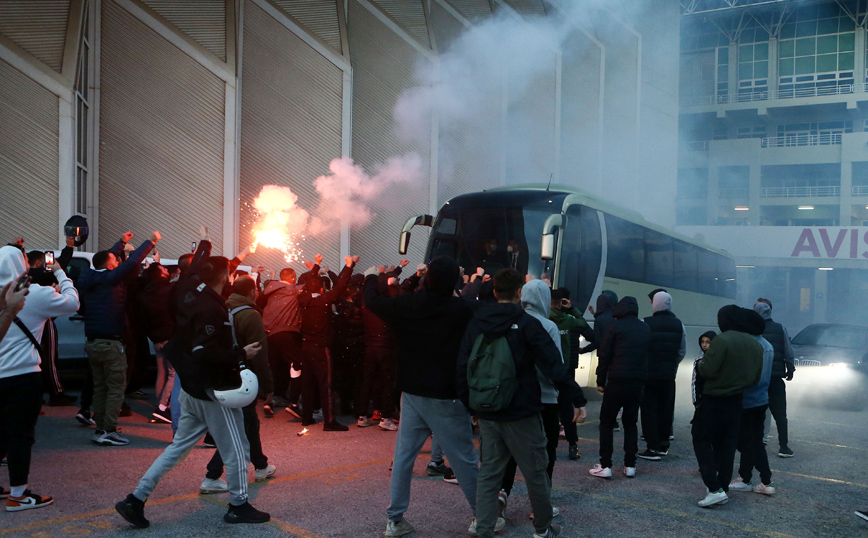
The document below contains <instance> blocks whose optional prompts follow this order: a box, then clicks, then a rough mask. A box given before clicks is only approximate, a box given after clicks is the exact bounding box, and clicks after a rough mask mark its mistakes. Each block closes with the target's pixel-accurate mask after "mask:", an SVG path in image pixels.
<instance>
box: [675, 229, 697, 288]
mask: <svg viewBox="0 0 868 538" xmlns="http://www.w3.org/2000/svg"><path fill="white" fill-rule="evenodd" d="M674 246H675V257H674V262H673V264H672V269H673V275H672V278H673V283H672V287H674V288H678V289H682V290H688V291H698V290H697V285H696V250H697V249H696V247H694V246H693V245H691V244H690V243H685V242H684V241H679V240H677V239H676V240H675V241H674Z"/></svg>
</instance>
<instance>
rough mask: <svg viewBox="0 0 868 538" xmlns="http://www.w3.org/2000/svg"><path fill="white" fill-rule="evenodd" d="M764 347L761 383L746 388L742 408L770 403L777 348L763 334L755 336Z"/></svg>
mask: <svg viewBox="0 0 868 538" xmlns="http://www.w3.org/2000/svg"><path fill="white" fill-rule="evenodd" d="M754 338H756V341H757V342H759V343H760V345H761V346H762V347H763V371H762V374H761V375H760V380H759V383H757V384H756V385H752V386H750V387H748V388H746V389H744V396H742V399H741V407H742V409H752V408H754V407H760V406H762V405H768V403H769V381H771V378H772V363H773V362H774V358H775V348H774V347H772V345H771V344H770V343H769V341H768V340H766V339H765V338H763V337H762V336H754Z"/></svg>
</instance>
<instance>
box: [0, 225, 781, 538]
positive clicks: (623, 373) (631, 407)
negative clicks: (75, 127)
mask: <svg viewBox="0 0 868 538" xmlns="http://www.w3.org/2000/svg"><path fill="white" fill-rule="evenodd" d="M132 238H133V237H132V234H131V233H127V234H125V235H124V236H123V238H121V240H120V241H119V242H118V243H117V244H115V245H114V246H113V247H112V248H111V249H109V250H106V251H100V252H97V253H96V254H94V256H93V262H92V263H93V268H86V269H83V270H81V271H80V272H79V273H78V274H75V275H73V276H74V277H75V283H74V284H73V281H72V279H71V278H70V277H69V276H67V274H66V272H65V270H64V268H65V267H68V266H69V260H70V258H71V257H72V252H73V250H72V249H73V246H74V244H75V241H74V238H70V240H69V241H68V243H67V247H66V248H65V249H64V250H63V252H62V254H61V255H60V256H58V259H57V260H54V261H51V260H46V259H45V257H44V254H43V255H42V256H40V254H42V253H41V252H38V251H35V252H30V253H29V254H25V250H24V248H23V240H19V241H18V242H16V244H11V245H8V246H5V247H2V248H0V285H2V286H3V288H2V293H0V337H2V342H0V409H2V420H0V441H2V443H0V452H3V453H4V454H5V456H6V458H7V461H8V469H9V479H10V486H11V488H10V490H6V489H3V488H2V487H0V497H2V498H6V509H7V510H8V511H16V510H25V509H30V508H39V507H42V506H47V505H49V504H51V503H52V502H53V500H52V498H51V497H48V496H43V495H38V494H36V493H33V492H32V491H31V490H30V489H29V488H28V473H29V468H30V460H31V446H32V445H33V443H34V439H35V426H36V421H37V418H38V415H39V409H40V407H41V406H42V405H43V403H44V402H43V395H44V392H43V388H44V389H45V390H47V392H48V394H49V404H50V405H71V404H73V403H74V402H75V401H76V399H75V397H74V396H70V395H68V394H67V393H66V392H65V391H64V390H63V387H62V385H61V384H60V382H59V378H58V376H57V373H56V360H57V338H56V328H54V325H53V321H52V320H53V318H56V317H60V316H64V315H69V314H72V313H75V312H80V313H81V314H82V316H83V317H84V327H85V335H86V337H87V342H86V344H85V352H86V354H87V357H88V361H89V366H90V367H89V368H88V369H87V371H86V373H87V375H86V378H85V379H86V380H85V385H84V387H83V390H82V394H81V401H80V404H79V405H80V409H79V411H78V413H77V414H76V415H75V418H76V419H77V420H78V421H79V422H81V423H82V424H84V425H87V426H91V427H93V428H94V432H93V434H92V441H93V442H94V443H96V444H99V445H105V446H126V445H128V444H129V443H130V441H129V440H128V439H127V438H125V437H124V436H123V435H122V432H121V431H120V429H119V428H118V420H119V417H120V416H123V414H124V413H125V412H126V411H125V403H124V398H125V397H126V396H136V395H139V396H141V395H142V391H141V388H142V386H143V383H144V381H143V380H142V372H143V370H144V369H145V366H146V365H147V358H148V357H149V356H150V347H149V343H148V342H149V341H150V345H152V346H153V349H154V351H155V355H156V361H157V382H156V387H155V389H156V394H155V396H154V398H155V401H156V408H155V410H154V412H153V415H152V417H151V420H152V422H156V423H165V424H171V427H172V429H173V431H174V437H173V441H172V443H171V444H170V445H169V446H168V447H167V448H166V449H165V451H164V452H163V453H162V454H161V455H160V456H159V457H158V458H157V459H156V460H155V461H154V462H153V463H152V464H151V466H150V467H149V468H148V469H147V471H146V472H145V474H144V475H143V477H142V478H141V480H140V481H139V483H138V485H137V486H136V487H135V489H134V490H133V491H132V493H130V494H129V495H128V496H127V497H126V498H125V499H124V500H122V501H120V502H118V503H117V505H116V509H117V511H118V512H119V513H120V514H121V515H122V516H123V517H124V518H125V519H126V520H127V521H129V522H130V523H131V524H133V525H134V526H136V527H147V526H148V525H149V521H148V520H147V519H146V518H145V515H144V505H145V503H146V501H147V499H148V497H149V495H150V494H151V493H152V492H153V491H154V489H155V488H156V487H157V484H158V482H159V481H160V479H161V478H162V477H163V476H164V475H165V474H166V473H167V472H169V471H170V470H171V469H172V468H174V467H175V466H176V465H177V464H178V463H179V462H180V461H182V460H183V459H184V458H185V457H186V455H187V454H189V450H190V448H191V447H192V446H193V445H194V444H196V443H197V442H199V440H201V439H202V438H203V436H205V442H206V443H208V444H210V445H212V446H214V447H216V450H215V453H214V456H213V458H212V459H211V461H210V462H209V464H208V466H207V469H206V473H205V478H204V479H203V481H202V483H201V486H200V492H202V493H221V492H228V493H229V508H228V511H227V513H226V514H225V516H224V520H225V521H226V522H228V523H262V522H266V521H268V520H269V517H270V516H269V515H268V514H267V513H265V512H262V511H259V510H257V509H256V508H254V507H253V506H251V505H250V503H249V502H248V497H247V468H248V465H249V464H251V463H252V464H253V467H254V472H255V479H256V480H258V481H259V480H266V479H268V478H270V477H272V476H274V475H275V473H276V468H275V466H274V465H271V464H269V463H268V458H267V456H266V455H265V453H264V450H265V449H264V447H263V446H262V442H261V440H260V434H259V431H260V415H259V408H258V406H257V400H260V401H263V402H264V405H263V406H262V408H261V409H262V414H263V416H264V417H266V418H268V417H273V416H274V415H275V414H276V413H280V412H286V413H288V414H289V415H291V416H292V417H294V418H295V419H296V420H299V421H301V424H302V425H303V426H305V427H310V426H313V425H314V424H316V423H317V417H318V416H319V414H320V413H321V415H322V421H321V423H322V429H323V430H324V431H327V432H345V431H348V429H349V426H348V425H347V424H344V423H342V422H341V421H340V420H339V417H340V416H347V415H350V416H353V417H355V419H356V426H357V427H359V428H366V427H370V426H375V425H376V426H378V427H379V428H381V429H383V430H387V431H396V432H397V436H396V441H395V452H394V460H393V464H392V468H391V472H392V474H391V487H390V495H391V499H390V504H389V506H388V508H387V516H388V520H387V525H386V529H385V535H386V536H388V537H397V536H403V535H406V534H409V533H410V532H412V531H413V527H412V525H410V523H409V522H407V521H406V520H405V519H404V513H405V512H406V511H407V509H408V507H409V503H410V489H411V488H410V483H411V477H412V473H413V463H414V461H415V460H416V458H417V456H418V454H419V451H420V449H421V448H422V446H423V444H424V443H425V442H426V441H427V440H428V438H429V437H432V436H433V437H432V457H431V462H430V463H429V465H428V466H427V468H426V472H427V473H428V474H430V475H438V476H444V478H445V479H446V480H447V481H452V482H456V483H457V484H458V485H459V486H460V489H461V491H462V493H463V494H464V496H465V498H466V500H467V502H468V505H469V508H470V511H471V514H472V517H471V523H470V527H469V529H468V530H469V532H470V533H471V534H472V535H478V536H483V537H491V536H493V535H494V533H495V532H497V531H499V530H501V529H502V528H503V527H504V526H505V525H506V522H505V519H504V518H503V514H504V511H505V510H506V507H507V505H508V502H509V495H510V494H511V492H512V485H513V481H514V478H515V473H516V470H517V469H520V470H521V472H522V475H523V476H524V479H525V482H526V485H527V492H528V497H529V499H530V503H531V507H532V509H533V512H532V514H531V515H532V518H533V522H534V523H533V525H534V528H535V531H536V532H535V534H534V537H535V538H550V537H554V536H557V535H558V534H559V533H560V528H559V526H558V525H557V524H556V523H553V519H554V518H556V517H557V516H558V514H559V510H558V508H557V507H553V506H552V504H551V480H552V475H553V470H554V466H555V460H556V448H557V445H558V442H559V438H560V437H561V436H563V437H564V438H565V439H566V440H567V442H568V445H569V449H568V456H569V459H571V460H577V459H579V458H580V457H581V454H580V452H579V449H578V436H577V430H576V423H577V422H581V421H584V419H585V418H586V410H585V404H586V399H585V397H584V395H583V392H582V389H581V388H580V387H579V386H578V385H577V384H576V382H575V371H576V368H577V367H578V356H579V354H581V353H590V352H592V351H596V352H597V354H598V358H599V362H598V368H597V371H596V385H597V390H598V391H599V392H600V393H602V405H601V409H600V424H599V431H600V458H599V463H598V464H596V465H595V466H594V467H593V468H592V469H590V471H589V472H590V474H591V475H592V476H595V477H601V478H611V477H612V476H613V473H612V468H613V460H612V459H613V452H614V447H613V445H614V432H615V431H616V430H623V434H624V452H625V454H624V468H623V474H624V475H625V476H626V477H628V478H634V477H635V476H636V474H637V469H636V465H637V461H638V459H643V460H647V461H651V462H659V461H662V460H664V459H665V457H666V456H667V454H668V450H669V443H670V440H671V439H672V434H673V431H672V425H673V420H674V408H675V391H676V382H675V378H676V372H677V369H678V366H679V364H680V363H681V362H682V360H683V359H684V357H685V355H686V335H687V333H686V330H685V327H684V325H683V324H682V322H681V321H680V320H679V319H678V317H677V316H676V315H675V314H674V313H673V311H672V297H671V296H670V294H669V293H668V292H667V291H666V290H664V289H657V290H654V291H653V292H651V294H649V298H650V300H651V304H652V311H653V315H652V316H650V317H647V318H645V319H644V320H640V319H639V318H638V311H639V307H638V301H637V299H636V298H635V297H623V298H620V300H619V298H618V297H617V296H616V295H615V294H614V293H613V292H611V291H604V292H603V293H602V294H601V295H600V296H599V297H598V298H597V299H596V308H592V307H589V311H590V313H591V314H592V315H593V316H594V326H593V329H592V328H591V327H590V326H589V325H588V323H587V322H585V319H584V316H583V313H582V312H580V311H579V310H578V309H577V308H576V307H574V306H573V304H572V303H571V302H570V299H569V296H570V293H569V290H568V289H565V288H557V289H552V288H551V285H550V283H549V282H548V281H547V280H545V279H542V280H539V279H535V278H533V277H532V276H528V275H523V274H521V273H519V272H518V271H517V270H516V269H515V268H505V269H502V270H500V271H498V272H497V273H496V274H494V275H488V274H485V271H484V270H482V269H481V268H480V269H478V270H477V271H474V272H472V273H470V274H465V273H464V269H463V268H461V267H459V266H458V263H457V262H456V261H455V260H452V259H450V258H447V257H439V258H435V259H433V260H431V261H430V262H429V263H428V264H420V265H418V266H417V267H416V271H415V272H413V273H411V274H410V275H409V276H407V277H406V278H402V276H403V273H404V270H405V269H406V267H407V265H408V262H407V260H402V261H401V262H400V263H399V264H396V265H393V266H372V267H370V268H368V269H367V270H365V271H364V272H363V273H354V270H355V268H356V264H357V263H358V262H359V258H358V257H356V256H346V257H345V259H344V264H343V266H342V268H341V269H340V271H339V273H338V274H335V273H334V272H332V271H331V270H329V268H328V267H327V266H325V265H324V264H323V259H322V256H321V255H317V256H315V257H314V260H313V261H310V262H306V268H307V271H305V272H304V273H302V274H301V275H297V274H296V272H295V270H293V269H292V268H284V269H282V270H281V271H280V272H279V278H277V279H273V280H268V281H263V280H262V277H261V275H262V274H263V271H262V270H261V268H254V270H252V271H250V272H245V271H240V270H239V269H238V268H239V266H240V265H241V263H242V262H243V260H244V258H245V256H246V255H248V254H249V253H250V252H251V250H252V249H250V248H248V249H246V250H245V251H244V252H242V253H240V254H239V255H238V256H236V257H235V258H233V259H231V260H230V259H227V258H225V257H221V256H212V255H211V243H210V241H209V238H208V233H207V230H205V229H202V230H200V237H199V242H198V246H197V248H196V250H195V252H194V253H191V254H185V255H184V256H181V258H180V259H179V260H178V263H177V265H176V266H164V265H162V264H161V263H160V257H159V255H158V254H157V253H156V245H157V243H158V242H159V241H160V239H161V236H160V233H159V232H153V234H152V235H151V236H150V237H149V239H148V240H146V241H144V242H142V243H141V244H140V245H139V246H138V248H131V247H130V246H129V244H130V241H131V240H132ZM152 252H153V255H152V258H153V260H154V261H153V262H147V261H146V257H147V256H148V255H149V254H151V253H152ZM771 311H772V306H771V302H770V301H768V300H765V299H760V300H759V301H758V302H757V303H756V305H755V306H754V308H753V309H745V308H741V307H738V306H735V305H730V306H726V307H723V308H722V309H721V310H720V311H719V312H718V325H719V329H720V334H716V333H714V332H708V333H705V334H703V335H702V336H701V337H700V339H699V344H700V347H701V349H702V351H703V353H702V355H701V356H700V357H699V358H698V359H697V360H696V361H695V362H694V365H693V380H692V384H691V393H692V398H693V402H694V405H695V413H694V417H693V420H692V436H693V446H694V451H695V454H696V458H697V462H698V466H699V469H700V472H701V475H702V481H703V482H704V484H705V486H706V488H707V490H706V494H705V496H704V497H703V498H702V499H700V500H699V501H698V505H699V506H701V507H712V506H715V505H720V504H724V503H726V502H727V501H728V500H729V496H728V493H729V492H730V491H754V492H757V493H761V494H765V495H772V494H774V493H775V491H776V489H775V485H774V483H773V482H772V476H771V471H770V469H769V464H768V456H767V453H766V448H765V444H764V441H765V436H766V432H767V430H766V429H765V428H766V427H767V422H768V421H767V420H766V415H767V410H771V414H772V415H773V416H774V419H775V420H776V422H777V430H778V436H779V444H780V449H779V452H778V455H779V456H780V457H792V456H793V452H792V450H790V448H789V446H788V439H787V427H786V424H787V422H786V420H787V419H786V388H785V384H784V380H791V379H792V378H793V373H794V370H795V368H794V366H793V353H792V349H791V348H790V347H789V338H788V336H787V334H786V331H785V330H784V328H783V327H782V326H781V325H780V324H778V323H776V322H774V321H773V320H772V318H771ZM580 336H581V337H582V339H583V340H584V342H585V345H584V346H581V347H580V346H579V341H580V340H579V337H580ZM640 416H641V425H642V434H643V439H644V441H645V443H646V448H645V450H644V451H642V452H640V451H639V447H638V443H639V432H638V423H639V421H640ZM477 429H478V434H479V439H480V447H479V449H478V450H477V449H476V448H475V446H474V431H475V430H477ZM736 450H738V451H739V452H740V453H741V460H740V466H739V469H738V474H737V475H736V476H733V466H734V456H735V452H736ZM444 457H445V460H444ZM447 461H448V463H449V465H448V466H447V465H446V462H447ZM754 469H756V470H757V472H758V474H759V481H758V482H754V481H753V476H752V475H753V471H754ZM224 472H225V480H223V479H222V476H223V475H224Z"/></svg>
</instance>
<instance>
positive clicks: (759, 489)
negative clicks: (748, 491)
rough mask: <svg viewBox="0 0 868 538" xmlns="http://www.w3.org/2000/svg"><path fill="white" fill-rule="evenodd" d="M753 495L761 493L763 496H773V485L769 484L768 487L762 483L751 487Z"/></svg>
mask: <svg viewBox="0 0 868 538" xmlns="http://www.w3.org/2000/svg"><path fill="white" fill-rule="evenodd" d="M753 492H754V493H762V494H763V495H774V494H775V485H774V483H771V484H769V485H765V484H763V483H762V482H760V483H759V484H757V485H755V486H754V487H753Z"/></svg>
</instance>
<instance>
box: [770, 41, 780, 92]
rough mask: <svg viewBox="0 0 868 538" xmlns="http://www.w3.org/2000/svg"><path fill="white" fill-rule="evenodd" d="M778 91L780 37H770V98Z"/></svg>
mask: <svg viewBox="0 0 868 538" xmlns="http://www.w3.org/2000/svg"><path fill="white" fill-rule="evenodd" d="M777 91H778V38H776V37H770V38H769V99H773V98H774V97H773V96H775V95H777Z"/></svg>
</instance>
